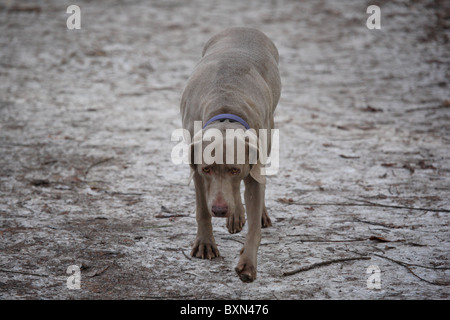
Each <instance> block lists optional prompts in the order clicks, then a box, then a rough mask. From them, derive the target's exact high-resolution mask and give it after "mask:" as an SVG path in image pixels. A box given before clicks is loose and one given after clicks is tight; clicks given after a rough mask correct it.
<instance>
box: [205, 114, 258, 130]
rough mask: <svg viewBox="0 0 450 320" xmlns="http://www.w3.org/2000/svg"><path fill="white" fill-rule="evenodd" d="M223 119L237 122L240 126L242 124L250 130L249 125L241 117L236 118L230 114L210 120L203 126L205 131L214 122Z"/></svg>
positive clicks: (220, 115)
mask: <svg viewBox="0 0 450 320" xmlns="http://www.w3.org/2000/svg"><path fill="white" fill-rule="evenodd" d="M222 119H228V120H234V121H237V122H239V123H240V124H242V125H243V126H244V127H245V129H247V130H248V129H250V126H249V125H248V123H247V122H245V120H244V119H242V118H241V117H238V116H236V115H234V114H230V113H222V114H219V115H217V116H215V117H212V118H211V119H209V120H208V121H207V122H206V123H205V125H204V126H203V129H205V128H206V126H207V125H209V124H210V123H211V122H214V121H217V120H222Z"/></svg>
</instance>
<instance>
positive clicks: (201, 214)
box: [191, 172, 220, 259]
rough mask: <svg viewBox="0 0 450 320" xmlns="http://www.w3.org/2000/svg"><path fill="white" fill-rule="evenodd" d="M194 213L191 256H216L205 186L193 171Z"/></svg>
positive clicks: (208, 257) (217, 254)
mask: <svg viewBox="0 0 450 320" xmlns="http://www.w3.org/2000/svg"><path fill="white" fill-rule="evenodd" d="M194 183H195V199H196V208H195V215H196V220H197V237H196V238H195V242H194V246H193V247H192V251H191V256H193V257H197V258H201V259H212V258H215V257H218V256H219V255H220V254H219V250H218V249H217V245H216V241H215V240H214V235H213V228H212V224H211V214H210V213H209V210H208V207H207V205H206V198H205V186H204V184H203V181H202V177H201V176H200V175H199V174H198V173H197V172H195V174H194Z"/></svg>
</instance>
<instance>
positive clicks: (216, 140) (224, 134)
mask: <svg viewBox="0 0 450 320" xmlns="http://www.w3.org/2000/svg"><path fill="white" fill-rule="evenodd" d="M200 133H201V134H200ZM200 133H199V134H196V135H195V136H194V141H193V142H192V144H191V146H190V152H191V154H190V159H191V169H192V175H197V180H199V181H201V184H202V188H203V192H204V195H205V199H206V205H207V207H208V209H209V211H210V213H211V215H212V216H214V217H228V216H230V215H232V214H233V213H235V211H236V210H243V206H242V201H241V194H240V187H241V181H242V180H244V179H254V180H255V181H257V182H258V183H261V184H265V183H266V179H265V176H264V175H261V164H260V162H259V161H258V154H259V152H258V151H259V150H258V137H257V135H256V133H255V132H254V131H250V130H247V131H246V132H245V133H244V131H243V130H242V129H240V131H239V130H233V132H232V133H231V132H230V131H229V130H228V131H227V130H226V129H225V128H210V129H207V130H203V131H201V132H200Z"/></svg>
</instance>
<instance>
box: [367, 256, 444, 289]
mask: <svg viewBox="0 0 450 320" xmlns="http://www.w3.org/2000/svg"><path fill="white" fill-rule="evenodd" d="M374 255H375V256H377V257H380V258H383V259H386V260H389V261H391V262H394V263H396V264H398V265H400V266H402V267H404V268H406V270H408V271H409V273H411V274H412V275H413V276H415V277H416V278H418V279H420V280H422V281H424V282H426V283H429V284H432V285H435V286H448V285H450V283H449V282H432V281H428V280H426V279H424V278H422V277H420V276H418V275H417V274H415V273H414V271H412V270H411V268H410V267H411V266H416V267H421V268H427V269H433V270H447V269H448V268H446V267H443V268H433V267H426V266H421V265H414V264H409V263H406V262H403V261H398V260H394V259H392V258H388V257H386V256H382V255H379V254H376V253H375V254H374Z"/></svg>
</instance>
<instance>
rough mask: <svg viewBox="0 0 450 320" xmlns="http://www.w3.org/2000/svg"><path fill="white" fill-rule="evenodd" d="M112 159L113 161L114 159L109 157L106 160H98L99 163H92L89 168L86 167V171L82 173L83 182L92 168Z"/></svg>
mask: <svg viewBox="0 0 450 320" xmlns="http://www.w3.org/2000/svg"><path fill="white" fill-rule="evenodd" d="M112 159H114V158H112V157H110V158H106V159H102V160H99V161H97V162H94V163H93V164H91V165H90V166H89V167H87V169H86V170H85V171H84V180H86V177H87V175H88V174H89V171H90V170H91V169H92V168H93V167H95V166H98V165H99V164H102V163H105V162H108V161H110V160H112Z"/></svg>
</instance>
